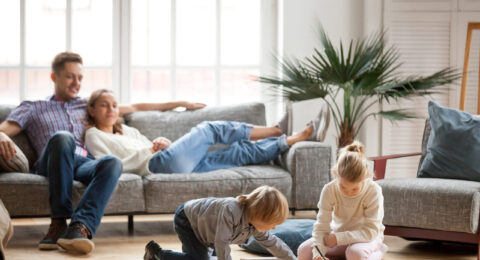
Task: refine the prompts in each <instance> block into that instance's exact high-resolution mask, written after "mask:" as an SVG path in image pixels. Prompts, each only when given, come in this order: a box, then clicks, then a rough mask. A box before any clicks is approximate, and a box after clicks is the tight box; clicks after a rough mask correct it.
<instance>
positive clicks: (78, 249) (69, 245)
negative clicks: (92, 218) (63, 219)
mask: <svg viewBox="0 0 480 260" xmlns="http://www.w3.org/2000/svg"><path fill="white" fill-rule="evenodd" d="M91 238H92V236H91V234H90V231H88V228H87V227H86V226H85V225H84V224H83V223H80V222H75V223H73V224H70V226H69V227H68V228H67V231H66V232H65V234H63V235H62V236H61V237H60V238H59V239H58V241H57V244H58V245H59V246H60V247H61V248H63V249H65V250H66V251H67V252H73V253H79V254H89V253H90V252H92V251H93V249H94V248H95V244H94V243H93V242H92V240H90V239H91Z"/></svg>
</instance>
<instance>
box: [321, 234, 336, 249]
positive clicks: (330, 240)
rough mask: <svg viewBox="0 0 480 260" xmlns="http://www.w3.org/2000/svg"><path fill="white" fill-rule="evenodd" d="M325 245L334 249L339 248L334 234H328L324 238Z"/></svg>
mask: <svg viewBox="0 0 480 260" xmlns="http://www.w3.org/2000/svg"><path fill="white" fill-rule="evenodd" d="M323 243H324V244H325V245H326V246H327V247H328V248H332V247H335V246H337V237H336V236H335V235H334V234H328V235H326V236H324V237H323Z"/></svg>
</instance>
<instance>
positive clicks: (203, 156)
mask: <svg viewBox="0 0 480 260" xmlns="http://www.w3.org/2000/svg"><path fill="white" fill-rule="evenodd" d="M87 109H88V115H87V120H88V123H87V128H86V131H85V143H86V145H87V149H88V150H89V152H90V153H92V154H93V155H94V156H95V158H99V157H102V156H105V155H107V154H113V155H115V156H117V157H119V158H120V159H121V160H122V163H123V171H124V172H130V173H137V174H139V175H142V176H143V175H147V174H151V173H192V172H207V171H212V170H217V169H225V168H231V167H238V166H243V165H248V164H256V163H260V162H266V161H270V160H272V159H275V158H276V157H277V156H278V155H279V154H280V153H281V152H283V151H285V150H287V149H288V148H289V147H290V146H291V145H293V144H294V143H296V142H299V141H305V140H308V139H309V138H310V137H311V136H316V135H317V133H316V132H317V131H314V130H316V129H317V128H318V125H319V124H320V121H321V120H318V119H317V120H316V121H312V122H311V123H310V124H309V125H308V126H307V127H306V128H305V129H304V130H303V131H302V132H300V133H298V134H295V135H292V136H288V137H287V136H286V135H284V134H282V130H281V129H280V128H279V127H277V126H273V127H264V126H253V125H250V124H246V123H239V122H228V121H212V122H202V123H200V124H198V125H197V126H195V127H193V128H192V129H191V130H190V132H189V133H187V134H185V135H184V136H182V137H181V138H179V139H178V140H176V141H175V142H173V143H172V142H171V141H170V140H168V139H167V138H164V137H158V138H156V139H155V140H153V142H152V141H150V140H148V139H147V138H146V137H145V136H143V135H142V134H140V132H139V131H138V130H137V129H135V128H133V127H129V126H127V125H123V124H119V123H118V122H117V119H118V116H119V114H118V105H117V101H116V98H115V96H114V94H113V92H112V91H110V90H105V89H100V90H97V91H95V92H93V93H92V95H91V96H90V99H89V101H88V104H87ZM252 141H256V142H252ZM216 143H222V144H228V145H229V148H226V149H222V150H216V151H211V152H209V151H208V149H209V148H210V146H212V145H214V144H216Z"/></svg>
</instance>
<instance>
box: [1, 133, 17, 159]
mask: <svg viewBox="0 0 480 260" xmlns="http://www.w3.org/2000/svg"><path fill="white" fill-rule="evenodd" d="M16 154H17V150H16V149H15V145H14V143H13V141H12V139H10V137H8V135H6V134H5V133H3V132H0V156H3V157H4V158H5V159H6V160H10V159H12V158H13V157H14V156H15V155H16Z"/></svg>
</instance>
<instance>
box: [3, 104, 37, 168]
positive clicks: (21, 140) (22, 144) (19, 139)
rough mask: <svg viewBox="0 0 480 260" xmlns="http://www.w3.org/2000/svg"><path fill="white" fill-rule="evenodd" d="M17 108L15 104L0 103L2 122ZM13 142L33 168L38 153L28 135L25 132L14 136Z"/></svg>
mask: <svg viewBox="0 0 480 260" xmlns="http://www.w3.org/2000/svg"><path fill="white" fill-rule="evenodd" d="M14 108H15V106H13V105H0V122H3V121H4V120H5V119H6V118H7V116H8V115H9V114H10V112H11V111H12V110H13V109H14ZM12 140H13V142H15V144H16V145H18V147H19V148H20V150H22V151H23V153H24V154H25V156H26V157H27V159H28V162H29V168H30V169H33V164H34V163H35V161H36V160H37V153H36V152H35V150H34V149H33V146H32V145H31V144H30V141H29V140H28V137H27V135H25V133H24V132H20V134H18V135H16V136H15V137H13V138H12Z"/></svg>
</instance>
